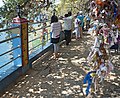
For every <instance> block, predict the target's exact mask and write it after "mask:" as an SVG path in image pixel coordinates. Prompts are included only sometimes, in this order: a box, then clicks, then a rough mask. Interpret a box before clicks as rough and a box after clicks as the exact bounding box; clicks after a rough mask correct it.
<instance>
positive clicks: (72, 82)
mask: <svg viewBox="0 0 120 98" xmlns="http://www.w3.org/2000/svg"><path fill="white" fill-rule="evenodd" d="M92 43H93V39H92V38H91V36H90V35H87V34H84V38H83V39H81V40H79V41H76V40H74V39H73V40H72V42H71V44H70V45H69V46H65V45H62V46H61V47H60V58H59V59H58V60H53V59H51V57H48V58H46V59H45V60H44V61H43V62H41V63H39V64H37V65H35V66H34V68H33V69H31V70H30V71H29V72H28V73H27V74H26V75H25V76H24V77H22V78H21V79H19V80H18V81H17V83H16V84H15V86H13V87H12V89H9V91H7V92H6V93H5V94H4V95H3V96H2V97H1V98H84V97H83V93H82V92H81V89H80V88H81V85H82V81H83V78H84V76H85V74H86V72H87V71H89V70H90V67H89V66H88V65H87V63H86V57H87V56H88V54H89V48H90V46H91V45H92ZM119 59H120V55H115V56H114V60H113V62H114V63H115V70H114V72H113V73H112V74H111V78H110V80H109V81H105V84H104V88H102V87H101V91H100V92H99V93H98V95H97V98H120V66H119V65H120V61H119ZM45 66H48V67H45ZM83 90H85V86H84V87H83Z"/></svg>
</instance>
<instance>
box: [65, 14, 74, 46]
mask: <svg viewBox="0 0 120 98" xmlns="http://www.w3.org/2000/svg"><path fill="white" fill-rule="evenodd" d="M63 21H64V32H65V40H66V45H69V43H70V41H71V30H72V19H71V18H70V17H68V14H65V18H63Z"/></svg>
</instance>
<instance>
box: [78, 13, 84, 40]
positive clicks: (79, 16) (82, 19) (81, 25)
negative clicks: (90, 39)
mask: <svg viewBox="0 0 120 98" xmlns="http://www.w3.org/2000/svg"><path fill="white" fill-rule="evenodd" d="M77 18H78V19H79V20H80V22H81V23H80V24H79V26H80V27H79V29H80V37H81V38H82V36H83V26H84V15H83V12H82V11H80V12H79V15H78V16H77Z"/></svg>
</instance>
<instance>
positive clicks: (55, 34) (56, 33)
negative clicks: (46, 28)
mask: <svg viewBox="0 0 120 98" xmlns="http://www.w3.org/2000/svg"><path fill="white" fill-rule="evenodd" d="M51 19H52V20H51V32H52V35H51V43H53V45H54V54H53V55H54V58H55V59H56V58H58V51H59V45H58V43H59V39H60V32H61V31H62V25H61V23H60V22H59V21H58V17H57V16H55V15H53V16H52V18H51Z"/></svg>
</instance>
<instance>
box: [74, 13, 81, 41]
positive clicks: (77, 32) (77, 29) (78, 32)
mask: <svg viewBox="0 0 120 98" xmlns="http://www.w3.org/2000/svg"><path fill="white" fill-rule="evenodd" d="M79 24H80V20H79V19H78V18H77V15H76V16H75V21H74V25H75V35H76V40H77V39H79V38H80V30H79Z"/></svg>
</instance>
